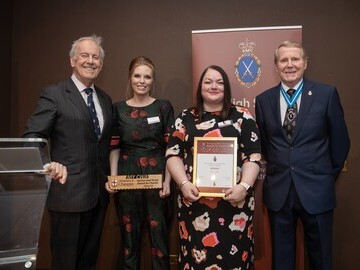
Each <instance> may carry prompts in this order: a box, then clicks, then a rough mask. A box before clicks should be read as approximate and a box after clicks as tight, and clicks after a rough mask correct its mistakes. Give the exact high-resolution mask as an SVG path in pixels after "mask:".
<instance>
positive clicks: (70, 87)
mask: <svg viewBox="0 0 360 270" xmlns="http://www.w3.org/2000/svg"><path fill="white" fill-rule="evenodd" d="M66 91H67V94H68V98H69V100H70V101H71V102H72V103H73V104H74V107H75V108H77V109H78V110H80V112H81V113H82V114H83V115H84V117H87V119H88V123H89V128H90V130H91V132H92V134H93V135H94V137H95V138H97V136H96V133H95V130H94V127H93V123H92V120H91V116H90V113H89V110H88V108H87V106H86V103H85V101H84V98H83V97H82V95H81V93H80V91H79V90H78V89H77V88H76V86H75V84H74V82H73V81H72V80H71V79H69V81H68V83H67V87H66Z"/></svg>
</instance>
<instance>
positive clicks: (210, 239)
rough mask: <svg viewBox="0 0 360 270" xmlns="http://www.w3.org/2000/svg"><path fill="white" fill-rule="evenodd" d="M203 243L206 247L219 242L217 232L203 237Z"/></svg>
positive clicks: (213, 245)
mask: <svg viewBox="0 0 360 270" xmlns="http://www.w3.org/2000/svg"><path fill="white" fill-rule="evenodd" d="M202 243H203V245H204V246H205V247H215V246H217V245H218V244H219V239H218V238H217V234H216V233H215V232H212V233H209V234H207V235H205V236H204V237H203V239H202Z"/></svg>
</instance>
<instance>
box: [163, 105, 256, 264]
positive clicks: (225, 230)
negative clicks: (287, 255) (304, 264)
mask: <svg viewBox="0 0 360 270" xmlns="http://www.w3.org/2000/svg"><path fill="white" fill-rule="evenodd" d="M206 136H208V137H237V138H238V146H239V151H238V168H239V169H240V168H241V166H242V164H243V163H245V162H255V163H257V164H258V163H259V161H260V141H259V139H258V136H259V135H258V129H257V126H256V124H255V121H254V119H253V117H252V116H251V114H250V113H249V111H248V110H247V109H245V108H243V107H235V106H234V107H232V108H231V110H230V114H229V117H228V120H227V121H221V118H220V117H219V113H208V112H205V113H204V117H203V120H202V122H201V123H198V121H197V116H196V115H195V114H194V110H193V109H187V110H184V111H182V113H180V115H179V116H178V118H177V119H175V124H174V127H173V129H172V132H171V135H170V138H169V143H168V149H167V152H166V156H167V158H170V157H172V156H178V157H180V158H182V159H183V162H184V166H185V170H186V174H187V176H188V179H189V180H190V181H192V173H193V171H192V169H193V142H194V137H206ZM177 203H178V222H179V236H180V240H179V244H180V250H179V263H180V269H181V270H185V269H189V270H190V269H199V270H200V269H201V270H218V269H222V270H231V269H237V270H240V269H241V270H244V269H252V268H253V260H254V248H253V247H254V238H253V213H254V194H253V190H252V189H249V191H248V195H247V196H246V199H245V201H244V203H243V204H241V205H237V206H236V207H234V206H232V205H231V204H230V203H228V202H227V201H225V200H223V199H222V198H210V197H201V199H200V200H199V201H197V202H193V203H191V202H189V201H187V200H186V199H185V198H184V197H183V196H182V194H181V192H180V191H179V195H178V202H177Z"/></svg>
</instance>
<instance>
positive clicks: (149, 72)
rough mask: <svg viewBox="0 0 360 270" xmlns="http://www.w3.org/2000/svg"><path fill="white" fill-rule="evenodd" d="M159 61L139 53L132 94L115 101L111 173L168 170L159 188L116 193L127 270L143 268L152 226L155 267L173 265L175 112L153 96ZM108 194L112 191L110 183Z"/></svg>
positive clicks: (132, 73) (131, 80) (132, 70)
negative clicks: (170, 148)
mask: <svg viewBox="0 0 360 270" xmlns="http://www.w3.org/2000/svg"><path fill="white" fill-rule="evenodd" d="M154 82H155V69H154V64H153V63H152V62H151V60H150V59H148V58H146V57H137V58H135V59H133V60H132V62H131V63H130V67H129V87H128V89H129V90H130V92H131V93H130V94H131V98H130V99H128V100H126V101H122V102H119V103H116V104H114V112H115V117H116V124H117V132H116V134H115V135H114V136H113V140H112V149H113V150H112V151H111V153H110V167H111V174H112V175H146V174H163V175H164V181H163V187H162V189H161V190H159V189H140V190H139V189H138V190H122V191H118V192H116V193H115V194H114V200H115V206H116V210H117V215H118V218H119V223H120V230H121V239H122V244H123V256H122V257H123V264H122V265H123V269H140V249H141V235H142V227H143V225H144V223H147V225H148V227H149V234H150V238H151V239H150V240H151V261H152V269H159V270H164V269H165V270H166V269H170V263H169V246H168V242H169V239H168V229H169V228H168V226H169V216H170V214H169V213H168V211H169V209H170V208H169V203H170V200H169V197H168V195H169V194H170V180H171V178H170V174H169V173H168V171H165V149H166V145H167V141H168V136H169V132H170V127H171V125H172V124H173V121H174V110H173V107H172V105H171V104H170V102H169V101H167V100H163V99H155V98H153V97H152V96H151V94H152V92H153V89H154ZM107 189H108V190H109V192H113V191H111V190H110V189H109V186H107Z"/></svg>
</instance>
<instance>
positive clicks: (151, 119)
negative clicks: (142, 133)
mask: <svg viewBox="0 0 360 270" xmlns="http://www.w3.org/2000/svg"><path fill="white" fill-rule="evenodd" d="M147 122H148V124H149V125H151V124H155V123H160V117H159V116H154V117H149V118H148V119H147Z"/></svg>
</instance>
